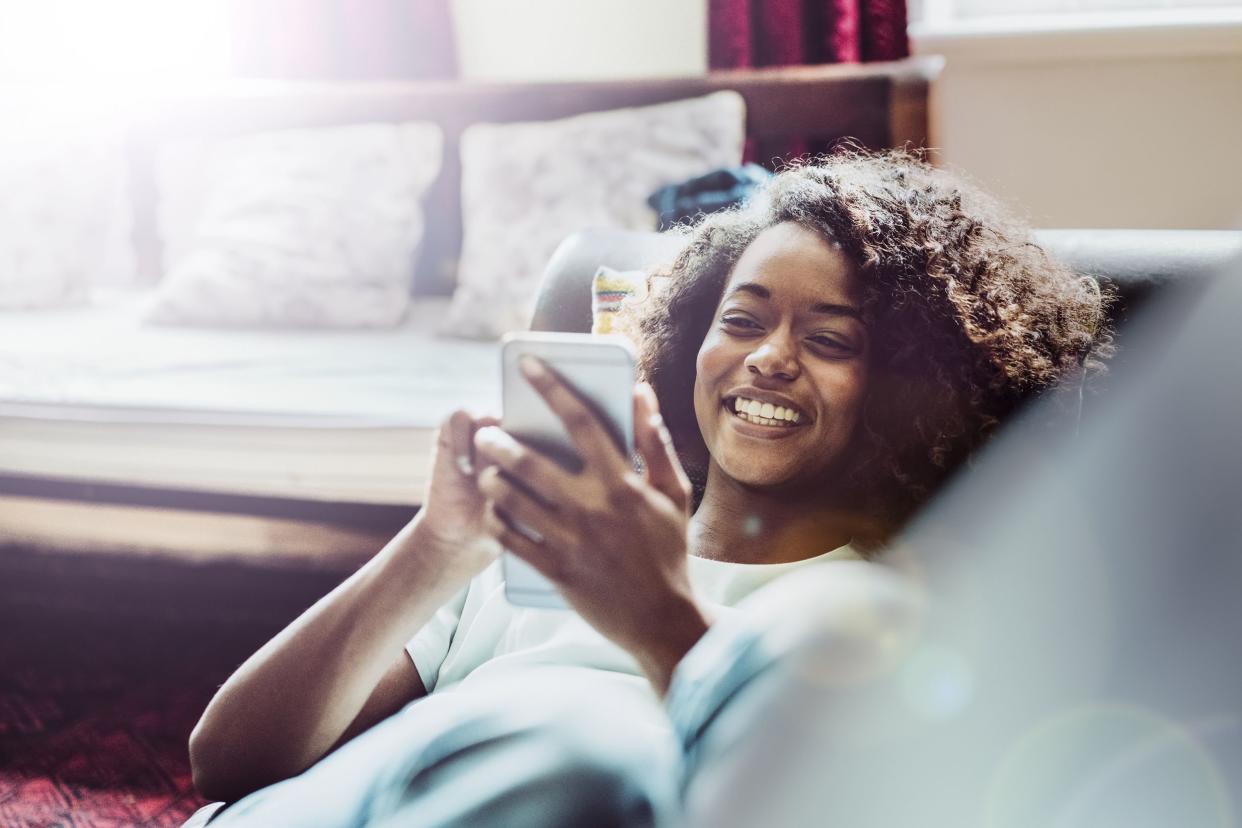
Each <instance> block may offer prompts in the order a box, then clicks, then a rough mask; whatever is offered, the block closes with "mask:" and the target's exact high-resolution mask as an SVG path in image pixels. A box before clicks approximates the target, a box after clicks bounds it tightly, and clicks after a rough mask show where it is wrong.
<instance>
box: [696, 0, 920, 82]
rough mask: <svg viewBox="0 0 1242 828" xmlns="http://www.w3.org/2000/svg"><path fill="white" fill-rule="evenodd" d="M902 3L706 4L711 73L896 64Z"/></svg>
mask: <svg viewBox="0 0 1242 828" xmlns="http://www.w3.org/2000/svg"><path fill="white" fill-rule="evenodd" d="M909 53H910V45H909V41H908V40H907V38H906V4H905V0H708V59H709V63H710V65H711V68H713V69H740V68H743V67H759V66H796V65H800V64H812V63H859V62H862V61H871V60H898V59H900V58H903V57H906V56H907V55H908V54H909Z"/></svg>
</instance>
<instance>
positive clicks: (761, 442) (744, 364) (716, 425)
mask: <svg viewBox="0 0 1242 828" xmlns="http://www.w3.org/2000/svg"><path fill="white" fill-rule="evenodd" d="M859 309H860V295H859V285H858V279H857V276H856V274H855V269H854V266H853V264H852V263H851V262H850V261H849V259H847V258H846V256H845V254H844V253H842V252H841V250H839V249H838V248H836V247H835V246H833V245H831V244H830V243H829V242H827V241H825V240H824V239H823V238H822V237H821V236H820V235H819V234H817V233H815V232H814V231H812V230H809V229H807V228H805V227H803V226H802V225H799V224H795V223H793V222H786V223H783V224H778V225H776V226H774V227H769V228H768V229H766V230H764V231H763V232H762V233H760V234H759V236H757V237H756V238H755V240H754V241H753V242H752V243H751V244H750V246H749V247H747V248H746V250H745V251H744V252H743V253H742V256H741V258H740V259H739V260H738V262H737V264H736V266H735V267H734V268H733V272H732V274H731V275H730V277H729V281H728V283H727V284H726V285H725V288H724V294H723V296H722V297H721V300H720V304H719V305H718V307H717V309H716V316H715V318H714V320H713V323H712V326H711V328H710V329H709V330H708V332H707V337H706V338H705V339H704V340H703V345H702V346H701V347H700V348H699V354H698V359H697V362H696V368H697V371H696V376H695V383H694V411H695V416H696V418H697V419H698V424H699V430H700V431H701V432H702V435H703V440H704V442H705V443H706V444H707V450H708V452H709V453H710V455H711V463H712V465H714V466H716V467H717V468H718V469H719V470H720V471H723V472H724V473H725V474H727V475H728V476H729V477H731V478H733V479H734V480H736V481H738V482H740V483H743V484H746V485H750V486H758V487H769V486H781V485H784V484H789V483H799V482H805V483H819V482H823V481H825V480H827V479H830V477H831V475H832V474H833V472H834V469H836V468H838V466H839V461H840V460H841V458H842V457H843V455H844V453H845V450H846V448H847V447H848V446H849V444H850V442H851V440H852V439H853V436H854V430H855V426H856V425H857V423H858V420H859V417H860V412H861V410H862V404H863V398H864V394H865V393H866V390H867V374H868V372H867V367H868V353H869V347H868V345H869V343H868V341H867V329H866V327H865V326H864V325H863V322H862V319H861V317H860V310H859Z"/></svg>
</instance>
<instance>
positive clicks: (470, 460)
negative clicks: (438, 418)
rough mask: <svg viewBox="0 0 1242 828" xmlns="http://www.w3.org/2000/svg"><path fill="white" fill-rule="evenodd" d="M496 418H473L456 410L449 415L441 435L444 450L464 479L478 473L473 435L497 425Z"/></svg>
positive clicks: (464, 412) (498, 422)
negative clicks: (482, 429)
mask: <svg viewBox="0 0 1242 828" xmlns="http://www.w3.org/2000/svg"><path fill="white" fill-rule="evenodd" d="M499 424H500V420H498V419H497V418H496V417H491V416H483V417H474V416H471V415H470V414H469V413H468V412H466V411H462V410H460V409H458V410H457V411H454V412H453V413H452V414H450V415H449V417H448V420H446V421H445V423H444V425H443V427H442V430H441V434H442V435H443V440H444V445H445V449H446V450H447V451H448V452H449V454H450V456H451V458H452V461H453V466H454V467H455V468H456V469H457V471H458V472H460V473H461V474H462V475H464V476H465V477H473V476H474V474H475V472H476V471H478V464H477V463H476V462H475V456H474V455H475V451H474V433H475V432H476V431H478V430H479V429H480V428H486V427H487V426H489V425H499Z"/></svg>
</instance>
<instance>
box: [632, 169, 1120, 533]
mask: <svg viewBox="0 0 1242 828" xmlns="http://www.w3.org/2000/svg"><path fill="white" fill-rule="evenodd" d="M668 281H669V287H668V289H667V290H665V291H662V292H659V293H656V294H653V298H652V299H651V301H650V307H649V308H647V309H646V311H645V315H644V319H643V322H642V331H643V349H644V350H643V355H642V366H643V369H644V372H645V374H646V376H647V377H648V379H649V380H650V381H651V383H652V385H653V387H654V389H655V391H656V394H657V396H658V398H659V400H660V408H661V410H662V411H663V412H664V416H665V418H666V419H667V421H668V423H669V427H670V429H671V430H672V432H673V435H674V438H675V440H676V442H677V447H678V450H679V454H680V456H681V458H682V461H683V463H684V465H685V466H686V469H687V471H688V472H689V473H690V476H691V479H692V480H693V481H694V483H695V486H696V490H697V494H698V496H699V497H703V494H704V490H705V489H706V490H707V491H708V492H711V491H713V490H718V489H719V487H713V485H712V481H713V480H714V479H715V477H716V476H720V475H721V473H722V472H723V473H724V474H723V476H724V477H726V478H729V479H731V480H733V481H737V482H740V483H743V484H746V485H750V486H762V487H765V488H766V489H767V490H769V491H772V492H774V493H779V497H780V498H781V500H782V502H783V503H786V504H788V503H795V502H796V503H798V504H800V506H799V508H800V509H801V510H803V512H805V511H806V510H808V509H812V510H824V509H826V510H829V511H831V512H833V513H834V514H835V515H836V516H837V518H836V519H837V521H838V523H839V524H840V525H841V527H842V532H843V533H844V536H846V537H852V538H853V539H854V542H855V544H856V545H858V546H861V547H868V546H876V545H878V544H881V543H883V541H884V539H885V538H887V537H889V536H891V534H892V533H893V532H894V531H895V530H896V529H897V528H899V527H900V525H901V524H902V523H903V521H905V520H906V519H907V518H908V517H909V516H910V514H911V513H912V512H913V511H914V510H915V509H916V508H917V507H918V506H919V505H920V504H922V503H923V502H924V501H925V500H926V499H927V497H929V496H930V494H931V493H932V492H933V491H934V490H935V488H936V487H937V486H938V485H939V484H940V482H942V481H943V480H944V479H945V478H946V477H947V476H948V475H949V474H950V473H951V472H952V471H953V470H954V469H955V468H957V467H958V466H959V465H960V464H961V463H962V461H963V460H965V458H966V457H967V456H969V454H970V453H971V452H972V451H974V450H975V449H976V448H978V447H979V446H980V445H981V444H982V443H983V442H984V441H985V439H986V438H987V437H988V435H989V434H990V433H991V432H992V431H993V430H994V429H995V428H996V426H997V425H998V424H999V423H1000V422H1001V421H1003V420H1004V419H1005V418H1006V417H1008V416H1009V415H1010V414H1012V413H1013V412H1014V411H1015V410H1016V409H1017V408H1018V407H1019V406H1020V405H1021V404H1022V403H1023V402H1024V401H1025V400H1027V399H1029V398H1030V397H1031V396H1033V395H1035V394H1038V393H1040V392H1042V391H1045V390H1049V389H1053V388H1058V387H1072V388H1075V389H1076V388H1078V387H1079V383H1080V381H1081V380H1083V379H1085V375H1086V374H1089V373H1091V372H1094V371H1097V370H1100V368H1101V367H1102V360H1103V359H1104V358H1105V357H1107V355H1108V354H1109V353H1110V351H1111V344H1110V343H1111V336H1110V333H1109V331H1108V328H1107V325H1106V323H1105V322H1104V311H1105V309H1106V307H1107V301H1108V298H1107V296H1104V295H1102V294H1101V291H1100V288H1099V286H1098V285H1097V284H1096V282H1095V281H1094V280H1093V279H1089V278H1084V277H1081V276H1079V275H1077V274H1075V273H1074V272H1073V271H1071V270H1070V269H1069V268H1067V267H1065V266H1063V265H1061V264H1059V263H1057V262H1055V261H1053V260H1051V259H1050V258H1049V257H1048V256H1047V255H1046V254H1045V253H1044V252H1043V251H1042V250H1041V249H1040V248H1039V247H1038V246H1036V245H1035V244H1034V243H1033V242H1032V241H1031V239H1030V235H1029V231H1028V229H1027V228H1025V227H1024V226H1023V225H1022V224H1021V223H1020V222H1018V221H1017V220H1016V219H1014V218H1013V217H1012V216H1011V215H1010V214H1009V213H1008V212H1007V211H1006V210H1005V209H1004V208H1003V207H1001V205H1000V204H999V203H998V202H997V201H996V200H995V199H993V198H991V197H990V196H987V195H985V194H984V193H982V192H980V191H978V190H977V189H975V188H974V187H973V186H971V185H970V184H969V183H967V182H965V181H963V180H962V179H960V178H959V177H957V176H955V175H953V174H951V173H949V172H947V171H944V170H938V169H935V168H932V167H930V166H928V165H926V164H924V163H923V162H922V161H920V160H919V159H918V158H916V157H915V156H913V155H910V154H906V153H889V154H883V155H869V154H861V153H860V154H844V155H840V156H834V157H832V158H829V159H823V160H822V161H820V162H819V163H815V164H807V165H805V166H801V167H793V168H791V169H789V170H787V171H785V172H784V173H782V174H780V175H778V176H777V177H776V178H775V179H774V180H773V181H772V183H771V185H770V186H769V187H768V189H767V190H766V192H765V193H764V194H763V196H762V197H760V198H758V199H756V200H755V201H754V202H753V203H752V205H751V206H750V207H749V208H747V209H743V210H738V211H733V212H728V213H723V214H717V215H715V216H711V217H708V218H707V219H705V220H704V221H703V223H701V224H700V225H699V226H698V227H697V228H695V230H694V232H693V236H692V238H691V240H690V243H689V245H688V246H687V247H686V249H685V250H684V252H683V253H682V255H681V256H680V258H678V260H677V261H676V262H675V263H674V265H673V267H672V273H671V278H670V279H669V280H668ZM765 404H770V405H771V410H769V409H768V408H767V407H765ZM778 406H779V407H781V408H783V409H784V412H785V414H784V417H785V419H783V420H779V421H778V419H777V418H776V417H775V414H776V412H777V407H778ZM791 411H792V412H793V416H792V417H790V414H789V412H791ZM786 438H787V439H786ZM773 441H778V442H773ZM778 446H779V449H778ZM808 453H809V454H810V455H813V456H815V457H816V458H817V459H816V461H814V462H810V463H808V462H807V459H806V458H807V455H808ZM749 497H750V499H751V501H752V503H753V500H754V498H755V497H756V494H755V492H751V493H750V494H749ZM751 508H752V509H753V508H755V507H754V506H753V505H752V506H751Z"/></svg>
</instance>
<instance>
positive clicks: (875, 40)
mask: <svg viewBox="0 0 1242 828" xmlns="http://www.w3.org/2000/svg"><path fill="white" fill-rule="evenodd" d="M707 24H708V62H709V64H710V66H711V68H712V69H742V68H758V67H763V66H798V65H804V64H816V63H860V62H863V61H871V60H898V59H900V58H903V57H906V56H907V55H909V54H910V43H909V40H908V39H907V37H906V3H905V0H708V21H707ZM831 149H832V147H831V145H830V144H829V143H827V142H824V141H816V140H811V139H786V140H780V141H764V142H761V143H758V144H757V143H756V142H755V141H752V140H748V141H747V142H746V160H748V161H758V162H760V163H762V164H764V165H765V166H768V167H774V166H777V165H778V164H779V161H780V159H789V158H797V157H799V156H804V155H816V154H820V153H825V152H830V151H831Z"/></svg>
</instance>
